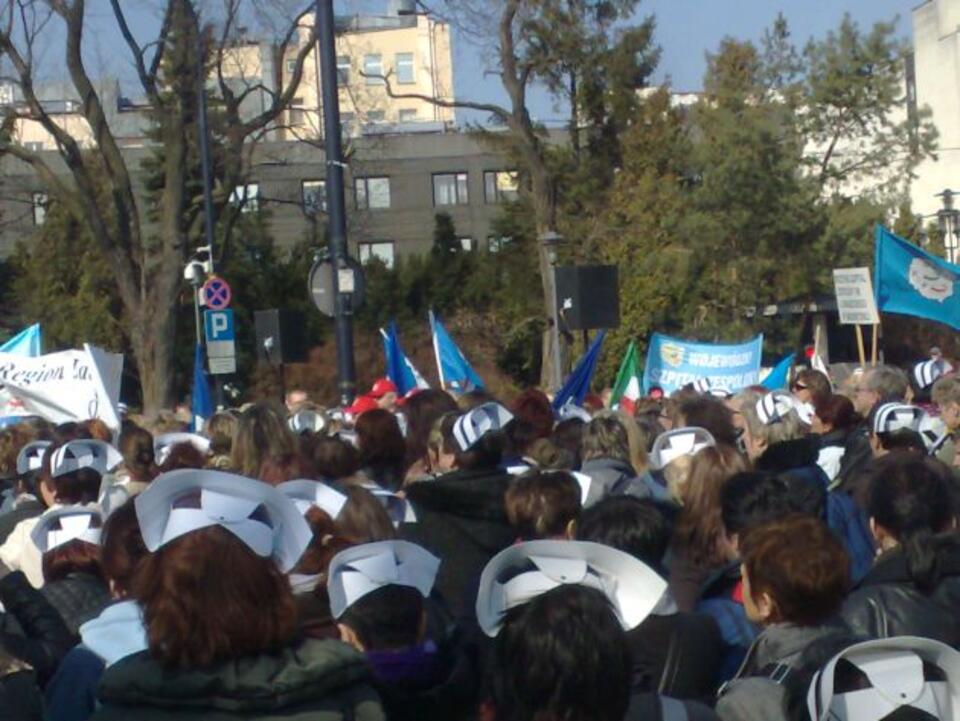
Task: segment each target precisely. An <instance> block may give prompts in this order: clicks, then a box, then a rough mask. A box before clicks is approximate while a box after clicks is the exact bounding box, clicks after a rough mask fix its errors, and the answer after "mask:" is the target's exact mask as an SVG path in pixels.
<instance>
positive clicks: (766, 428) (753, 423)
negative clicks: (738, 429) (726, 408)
mask: <svg viewBox="0 0 960 721" xmlns="http://www.w3.org/2000/svg"><path fill="white" fill-rule="evenodd" d="M759 395H760V394H758V396H759ZM758 400H759V398H758ZM740 414H741V415H742V416H743V417H744V419H745V420H746V421H747V428H748V429H749V431H750V435H751V436H753V437H754V438H758V439H760V440H763V441H766V443H767V447H768V448H769V447H770V446H772V445H775V444H777V443H783V442H784V441H792V440H794V439H796V438H800V437H801V436H803V435H806V432H807V425H806V424H805V423H804V422H803V421H801V420H800V414H799V413H797V410H796V408H791V409H790V410H789V411H787V412H786V413H785V414H784V415H782V416H780V419H779V420H778V421H777V422H776V423H764V422H763V421H761V420H760V416H759V415H757V404H756V403H745V404H744V405H743V407H742V408H741V409H740Z"/></svg>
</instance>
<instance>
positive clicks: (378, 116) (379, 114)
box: [367, 110, 387, 123]
mask: <svg viewBox="0 0 960 721" xmlns="http://www.w3.org/2000/svg"><path fill="white" fill-rule="evenodd" d="M386 117H387V116H386V114H385V113H384V112H383V111H382V110H370V111H369V112H367V122H368V123H382V122H383V121H384V119H385V118H386Z"/></svg>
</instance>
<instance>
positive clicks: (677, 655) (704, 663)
mask: <svg viewBox="0 0 960 721" xmlns="http://www.w3.org/2000/svg"><path fill="white" fill-rule="evenodd" d="M627 637H628V639H629V641H630V647H631V650H632V651H633V689H634V691H647V692H651V691H655V692H658V693H661V694H665V695H667V696H671V697H673V698H677V699H692V700H703V701H709V700H711V699H712V698H713V695H714V693H715V692H716V688H717V672H718V670H719V668H720V661H721V657H722V655H723V640H722V639H721V637H720V629H719V628H718V627H717V623H716V621H715V620H714V619H713V618H712V617H711V616H709V615H707V614H704V613H682V612H679V611H675V612H673V613H666V614H663V615H660V614H652V615H650V616H648V617H647V618H645V619H644V620H643V621H642V622H641V623H640V625H639V626H637V627H636V628H634V629H633V630H631V631H629V632H628V633H627Z"/></svg>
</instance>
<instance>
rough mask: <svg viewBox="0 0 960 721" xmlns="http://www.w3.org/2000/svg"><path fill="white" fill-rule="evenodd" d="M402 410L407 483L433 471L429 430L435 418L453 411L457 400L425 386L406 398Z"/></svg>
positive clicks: (443, 392)
mask: <svg viewBox="0 0 960 721" xmlns="http://www.w3.org/2000/svg"><path fill="white" fill-rule="evenodd" d="M401 410H402V412H403V415H404V416H405V417H406V419H407V438H406V441H407V473H406V481H407V482H408V483H409V482H413V481H417V480H420V479H421V478H424V477H426V476H429V475H430V474H431V473H432V472H433V471H434V469H433V468H431V466H430V457H429V454H428V453H427V448H428V445H429V442H430V433H431V431H432V430H433V426H434V423H436V421H437V419H438V418H440V417H441V416H443V415H444V414H445V413H454V412H456V410H457V402H456V401H455V400H453V397H452V396H451V395H450V394H449V393H447V392H446V391H442V390H439V389H437V388H427V389H424V390H422V391H420V392H419V393H415V394H414V395H413V396H411V397H410V398H408V399H407V401H406V402H405V403H404V404H403V408H402V409H401Z"/></svg>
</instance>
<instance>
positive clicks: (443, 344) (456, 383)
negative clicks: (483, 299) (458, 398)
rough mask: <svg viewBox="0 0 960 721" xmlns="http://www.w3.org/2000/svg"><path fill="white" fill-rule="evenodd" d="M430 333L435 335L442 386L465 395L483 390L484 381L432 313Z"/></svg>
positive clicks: (435, 350) (434, 341)
mask: <svg viewBox="0 0 960 721" xmlns="http://www.w3.org/2000/svg"><path fill="white" fill-rule="evenodd" d="M430 333H431V335H433V352H434V353H435V354H436V356H437V372H438V373H439V374H440V386H441V387H442V388H452V389H453V390H455V391H458V392H460V393H465V392H467V391H469V390H473V389H474V388H483V381H482V380H480V376H478V375H477V372H476V371H475V370H474V369H473V367H472V366H471V365H470V362H469V361H468V360H467V358H466V356H464V355H463V353H462V352H461V351H460V349H459V348H457V344H456V343H454V342H453V339H452V338H451V337H450V335H449V334H448V333H447V329H446V328H444V327H443V324H442V323H441V322H440V319H439V318H437V316H436V315H434V313H433V311H432V310H431V311H430Z"/></svg>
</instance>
